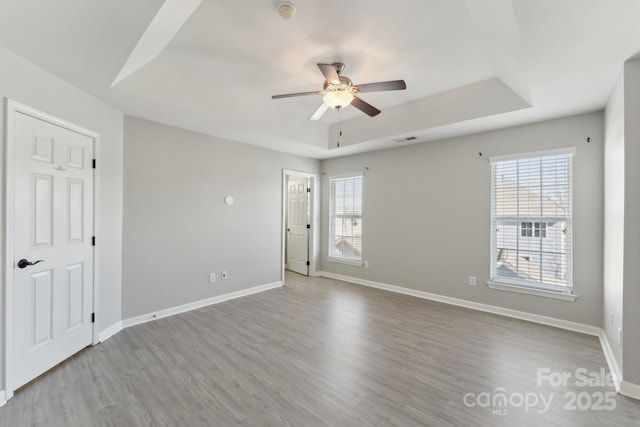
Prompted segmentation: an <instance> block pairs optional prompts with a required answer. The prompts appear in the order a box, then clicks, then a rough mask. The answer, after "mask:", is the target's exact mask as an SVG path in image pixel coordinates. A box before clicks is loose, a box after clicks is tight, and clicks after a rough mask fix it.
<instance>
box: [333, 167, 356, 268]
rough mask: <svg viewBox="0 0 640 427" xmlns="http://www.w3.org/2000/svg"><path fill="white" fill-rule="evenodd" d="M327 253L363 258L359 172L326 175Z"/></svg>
mask: <svg viewBox="0 0 640 427" xmlns="http://www.w3.org/2000/svg"><path fill="white" fill-rule="evenodd" d="M329 257H330V258H338V259H343V260H347V261H360V260H362V175H355V176H347V177H331V178H329Z"/></svg>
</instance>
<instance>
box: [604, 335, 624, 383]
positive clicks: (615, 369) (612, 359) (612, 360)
mask: <svg viewBox="0 0 640 427" xmlns="http://www.w3.org/2000/svg"><path fill="white" fill-rule="evenodd" d="M598 338H600V346H601V347H602V352H603V353H604V358H605V359H607V364H608V365H609V371H610V372H611V376H612V377H613V382H614V384H615V386H616V391H617V392H618V393H620V384H621V383H622V370H621V369H620V365H618V361H617V360H616V356H615V355H614V354H613V350H612V349H611V344H610V343H609V340H608V339H607V334H606V333H605V332H604V330H603V329H600V335H599V336H598Z"/></svg>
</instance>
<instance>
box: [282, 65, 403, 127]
mask: <svg viewBox="0 0 640 427" xmlns="http://www.w3.org/2000/svg"><path fill="white" fill-rule="evenodd" d="M318 68H320V71H321V72H322V74H323V75H324V78H325V81H324V85H323V87H322V90H319V91H315V92H299V93H287V94H284V95H273V96H272V97H271V99H280V98H290V97H293V96H306V95H322V101H323V102H322V104H321V105H320V107H318V109H317V110H316V111H315V113H313V114H312V115H311V117H309V120H320V118H321V117H322V115H323V114H324V113H325V112H326V111H327V109H329V108H334V109H336V110H341V109H343V108H344V107H347V106H348V105H349V104H351V105H353V106H354V107H356V108H357V109H358V110H360V111H362V112H363V113H365V114H368V115H369V116H371V117H374V116H377V115H378V114H380V110H378V109H377V108H376V107H374V106H373V105H371V104H369V103H367V102H364V101H363V100H362V99H360V98H358V97H357V96H356V94H358V93H360V92H381V91H387V90H404V89H406V88H407V85H406V83H405V82H404V80H392V81H388V82H377V83H367V84H363V85H354V84H353V83H352V82H351V79H350V78H349V77H346V76H343V75H342V71H343V70H344V64H342V63H340V62H334V63H333V64H318Z"/></svg>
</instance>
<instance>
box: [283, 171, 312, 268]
mask: <svg viewBox="0 0 640 427" xmlns="http://www.w3.org/2000/svg"><path fill="white" fill-rule="evenodd" d="M287 186H288V188H289V191H288V192H287V194H288V197H289V202H288V206H289V212H287V268H288V269H289V270H291V271H295V272H296V273H300V274H304V275H307V276H308V275H309V266H308V265H307V262H308V260H309V244H308V242H309V230H308V229H307V224H308V223H309V222H308V221H309V218H308V216H309V192H308V191H307V188H308V187H309V185H308V179H307V178H295V177H290V178H289V181H288V183H287Z"/></svg>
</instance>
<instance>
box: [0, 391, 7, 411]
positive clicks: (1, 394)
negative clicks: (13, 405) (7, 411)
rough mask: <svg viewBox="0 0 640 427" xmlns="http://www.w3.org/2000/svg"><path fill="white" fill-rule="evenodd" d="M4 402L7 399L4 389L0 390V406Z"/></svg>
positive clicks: (0, 406)
mask: <svg viewBox="0 0 640 427" xmlns="http://www.w3.org/2000/svg"><path fill="white" fill-rule="evenodd" d="M5 403H7V401H6V399H5V394H4V390H0V408H2V407H3V406H4V404H5Z"/></svg>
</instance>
